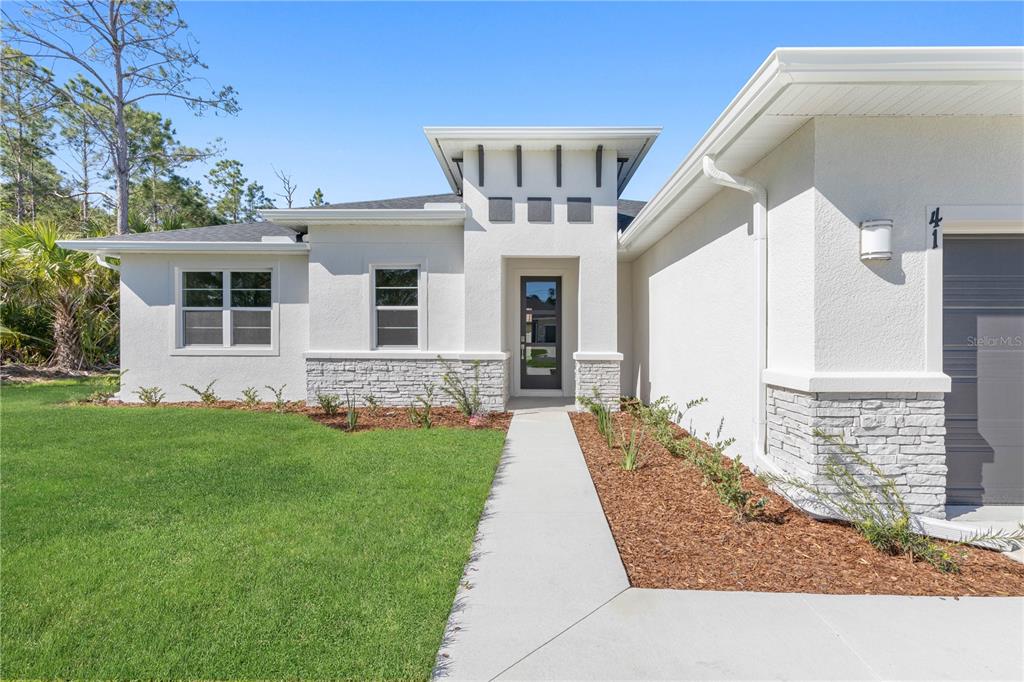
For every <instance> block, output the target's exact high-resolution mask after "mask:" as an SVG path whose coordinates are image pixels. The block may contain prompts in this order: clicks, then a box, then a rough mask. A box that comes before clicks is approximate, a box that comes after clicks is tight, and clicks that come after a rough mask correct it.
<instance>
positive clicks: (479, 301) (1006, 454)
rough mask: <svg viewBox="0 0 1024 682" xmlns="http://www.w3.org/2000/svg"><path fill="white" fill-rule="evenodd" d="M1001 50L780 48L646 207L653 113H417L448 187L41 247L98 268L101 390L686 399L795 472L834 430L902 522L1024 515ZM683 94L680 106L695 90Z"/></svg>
mask: <svg viewBox="0 0 1024 682" xmlns="http://www.w3.org/2000/svg"><path fill="white" fill-rule="evenodd" d="M1022 84H1024V50H1022V49H1021V48H1016V47H1014V48H987V47H986V48H870V49H867V48H866V49H846V48H837V49H779V50H776V51H774V52H773V53H772V54H771V55H770V56H769V58H768V59H767V60H766V61H765V62H764V64H762V65H761V67H760V68H759V69H758V70H757V71H756V72H755V73H754V75H753V77H752V78H751V79H750V80H749V82H748V83H747V84H746V85H745V86H744V87H743V89H742V90H741V91H740V92H739V94H737V96H736V97H735V99H734V100H733V101H732V103H731V104H730V105H729V106H728V107H727V108H726V110H725V111H724V112H722V114H721V116H719V118H718V119H717V120H716V121H715V122H714V123H713V124H712V126H711V128H710V129H709V130H708V132H707V133H706V134H705V135H704V137H702V138H701V139H700V140H699V141H698V142H697V144H696V145H695V146H694V148H693V149H692V150H691V151H690V152H689V153H688V154H686V156H685V158H684V159H683V161H682V164H681V165H680V166H679V168H678V169H677V170H676V171H675V172H674V173H673V174H672V176H671V177H669V178H668V179H667V181H666V182H665V184H664V186H663V187H662V188H661V189H660V190H659V191H658V192H657V193H656V194H655V196H654V197H653V198H652V199H651V200H650V201H648V202H646V204H643V203H641V202H630V201H624V200H623V199H621V198H620V196H621V194H622V192H623V190H624V188H625V187H626V185H627V183H628V182H629V180H630V178H631V176H632V175H633V173H634V172H635V171H636V169H637V167H638V165H639V164H640V163H641V162H642V161H643V159H644V156H645V154H646V153H647V151H648V150H649V149H650V147H651V145H652V144H653V143H654V141H655V139H656V138H657V136H658V133H659V129H658V128H651V127H636V128H621V127H613V128H521V127H507V128H461V127H458V128H453V127H439V128H425V130H424V132H425V133H426V137H427V140H428V142H429V146H430V148H431V150H432V151H433V152H434V154H435V156H436V157H437V161H438V164H439V166H440V170H441V172H442V173H443V174H444V176H445V178H446V179H447V181H448V184H449V186H450V188H451V193H450V194H445V195H436V196H422V197H408V198H401V199H390V200H383V201H368V202H360V203H348V204H334V205H330V206H327V207H323V208H304V209H294V210H290V209H278V210H268V211H265V212H264V217H265V218H266V219H267V221H268V222H261V223H255V224H248V225H227V226H215V227H204V228H195V229H188V230H180V231H175V232H157V233H151V234H136V235H130V236H127V237H106V238H100V239H86V240H76V241H71V242H65V243H64V245H65V246H67V247H68V248H74V249H79V250H84V251H88V252H91V253H95V254H96V255H97V257H98V258H100V259H102V260H104V262H107V261H106V259H107V258H109V257H116V258H119V259H120V266H119V267H120V273H121V306H122V314H121V362H122V367H123V369H126V370H128V374H127V375H126V377H125V382H126V383H125V386H124V387H123V389H122V393H121V397H122V398H123V399H126V400H132V399H134V394H133V391H135V390H136V389H137V388H138V387H139V386H150V385H158V386H160V387H162V388H163V389H164V390H165V391H167V394H168V397H169V398H170V399H172V400H184V399H189V398H190V397H191V395H190V394H188V393H187V391H186V390H185V389H183V388H182V387H181V384H182V383H185V382H187V383H206V382H208V381H210V380H212V379H217V380H218V384H217V388H218V389H219V391H220V393H221V394H223V395H232V394H237V393H239V392H240V391H241V389H242V388H244V387H246V386H250V385H251V386H257V387H262V386H264V385H266V384H271V385H280V384H286V385H287V390H286V394H287V397H288V398H290V399H314V398H315V396H316V394H317V393H321V392H335V393H340V394H342V395H344V394H345V393H346V392H351V393H352V394H353V395H357V396H359V397H363V396H366V395H370V394H372V395H374V396H375V397H376V398H378V399H379V400H382V401H383V402H386V403H391V404H402V405H405V404H408V402H409V400H410V399H411V398H412V397H413V396H414V395H416V394H417V393H420V392H422V385H423V384H424V383H425V382H434V383H436V382H438V381H439V378H440V375H441V373H442V372H443V371H444V365H443V364H442V361H441V360H439V359H438V358H439V357H440V358H442V359H443V360H444V361H445V362H447V363H449V364H450V365H452V366H457V367H462V368H463V370H464V371H469V369H470V368H471V367H472V366H473V365H474V363H477V362H478V363H479V371H480V381H481V388H482V392H483V395H484V399H485V404H486V407H487V408H489V409H502V408H503V407H504V406H505V405H506V403H507V401H508V399H509V398H510V397H513V396H529V395H546V396H550V395H556V396H558V395H560V396H566V397H571V396H576V395H583V394H590V393H591V392H592V391H593V390H595V389H596V390H597V391H598V392H599V393H600V394H602V395H603V396H605V397H606V398H608V399H613V398H614V397H616V396H618V395H620V394H624V395H638V396H640V397H642V398H644V399H649V398H653V397H657V396H659V395H668V396H670V397H671V398H672V399H674V400H676V401H678V402H683V401H685V400H687V399H690V398H694V397H697V396H705V397H707V398H708V399H709V404H708V406H707V407H704V408H701V409H700V410H698V411H697V412H696V413H695V414H694V415H693V417H694V419H695V422H696V427H697V428H698V430H700V431H704V430H705V429H706V430H714V428H715V427H716V426H717V424H718V421H719V419H720V418H722V417H724V418H725V424H726V431H727V432H728V433H729V434H731V435H734V436H736V437H737V442H736V444H735V446H734V449H735V452H736V453H738V454H742V455H743V456H744V457H745V458H746V459H747V461H748V462H750V461H752V462H754V463H755V464H758V463H760V464H763V465H766V466H771V467H774V468H777V469H782V470H785V471H788V472H790V473H794V474H797V475H801V476H806V477H811V478H813V477H815V476H817V475H818V472H819V467H820V465H821V464H822V461H823V458H824V456H825V453H824V450H823V449H822V446H821V445H820V443H819V442H818V441H817V439H816V438H815V436H814V434H813V430H814V429H815V428H819V427H820V428H822V429H824V430H826V431H834V432H842V433H844V434H845V435H846V436H847V437H848V438H849V439H850V440H851V441H852V442H855V443H856V444H857V445H858V446H859V447H861V448H862V449H863V450H864V451H865V452H866V453H867V454H868V455H869V456H870V457H872V458H873V459H874V460H875V461H876V462H878V463H879V465H880V466H882V467H883V468H884V469H885V470H886V471H887V472H889V473H891V474H892V475H894V476H899V477H901V485H903V486H904V489H905V490H906V492H907V495H908V499H909V500H910V501H911V503H912V504H913V506H914V509H915V510H916V511H918V512H920V513H922V514H927V515H932V516H941V515H942V513H943V506H944V504H946V503H947V502H960V503H967V504H980V503H989V504H991V503H997V504H998V503H1017V504H1020V503H1024V118H1022V115H1024V87H1022ZM694 96H699V93H695V94H694Z"/></svg>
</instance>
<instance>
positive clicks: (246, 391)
mask: <svg viewBox="0 0 1024 682" xmlns="http://www.w3.org/2000/svg"><path fill="white" fill-rule="evenodd" d="M242 404H243V405H245V406H246V407H256V406H257V405H259V404H260V392H259V391H258V390H256V387H255V386H247V387H246V388H243V389H242Z"/></svg>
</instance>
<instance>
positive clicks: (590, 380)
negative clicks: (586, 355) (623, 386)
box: [576, 360, 620, 410]
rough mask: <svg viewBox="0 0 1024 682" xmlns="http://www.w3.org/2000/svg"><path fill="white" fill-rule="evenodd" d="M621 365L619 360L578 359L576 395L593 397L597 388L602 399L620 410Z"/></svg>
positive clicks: (613, 408)
mask: <svg viewBox="0 0 1024 682" xmlns="http://www.w3.org/2000/svg"><path fill="white" fill-rule="evenodd" d="M619 365H620V362H619V361H618V360H576V396H577V397H580V396H585V397H587V398H590V397H593V395H594V389H595V388H596V389H597V394H598V395H599V396H600V398H601V401H602V402H604V404H605V405H607V406H608V407H609V408H610V409H612V410H618V409H619V396H620V394H619V387H620V384H619Z"/></svg>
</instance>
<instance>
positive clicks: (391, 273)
mask: <svg viewBox="0 0 1024 682" xmlns="http://www.w3.org/2000/svg"><path fill="white" fill-rule="evenodd" d="M376 284H377V286H378V287H415V286H418V285H419V270H417V269H416V268H402V269H400V270H391V269H388V270H377V281H376Z"/></svg>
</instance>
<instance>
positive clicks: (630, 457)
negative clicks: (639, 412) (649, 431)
mask: <svg viewBox="0 0 1024 682" xmlns="http://www.w3.org/2000/svg"><path fill="white" fill-rule="evenodd" d="M646 428H647V427H646V426H645V425H644V423H643V422H642V421H640V420H639V419H635V418H634V419H633V420H632V423H631V424H630V425H629V427H628V428H625V429H624V430H623V433H622V434H620V437H619V449H620V450H621V451H622V461H621V463H620V464H621V466H622V469H623V471H635V470H636V469H637V468H638V467H639V466H640V456H641V454H642V447H643V442H644V431H645V430H646ZM626 433H628V434H629V437H628V439H627V438H626Z"/></svg>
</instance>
